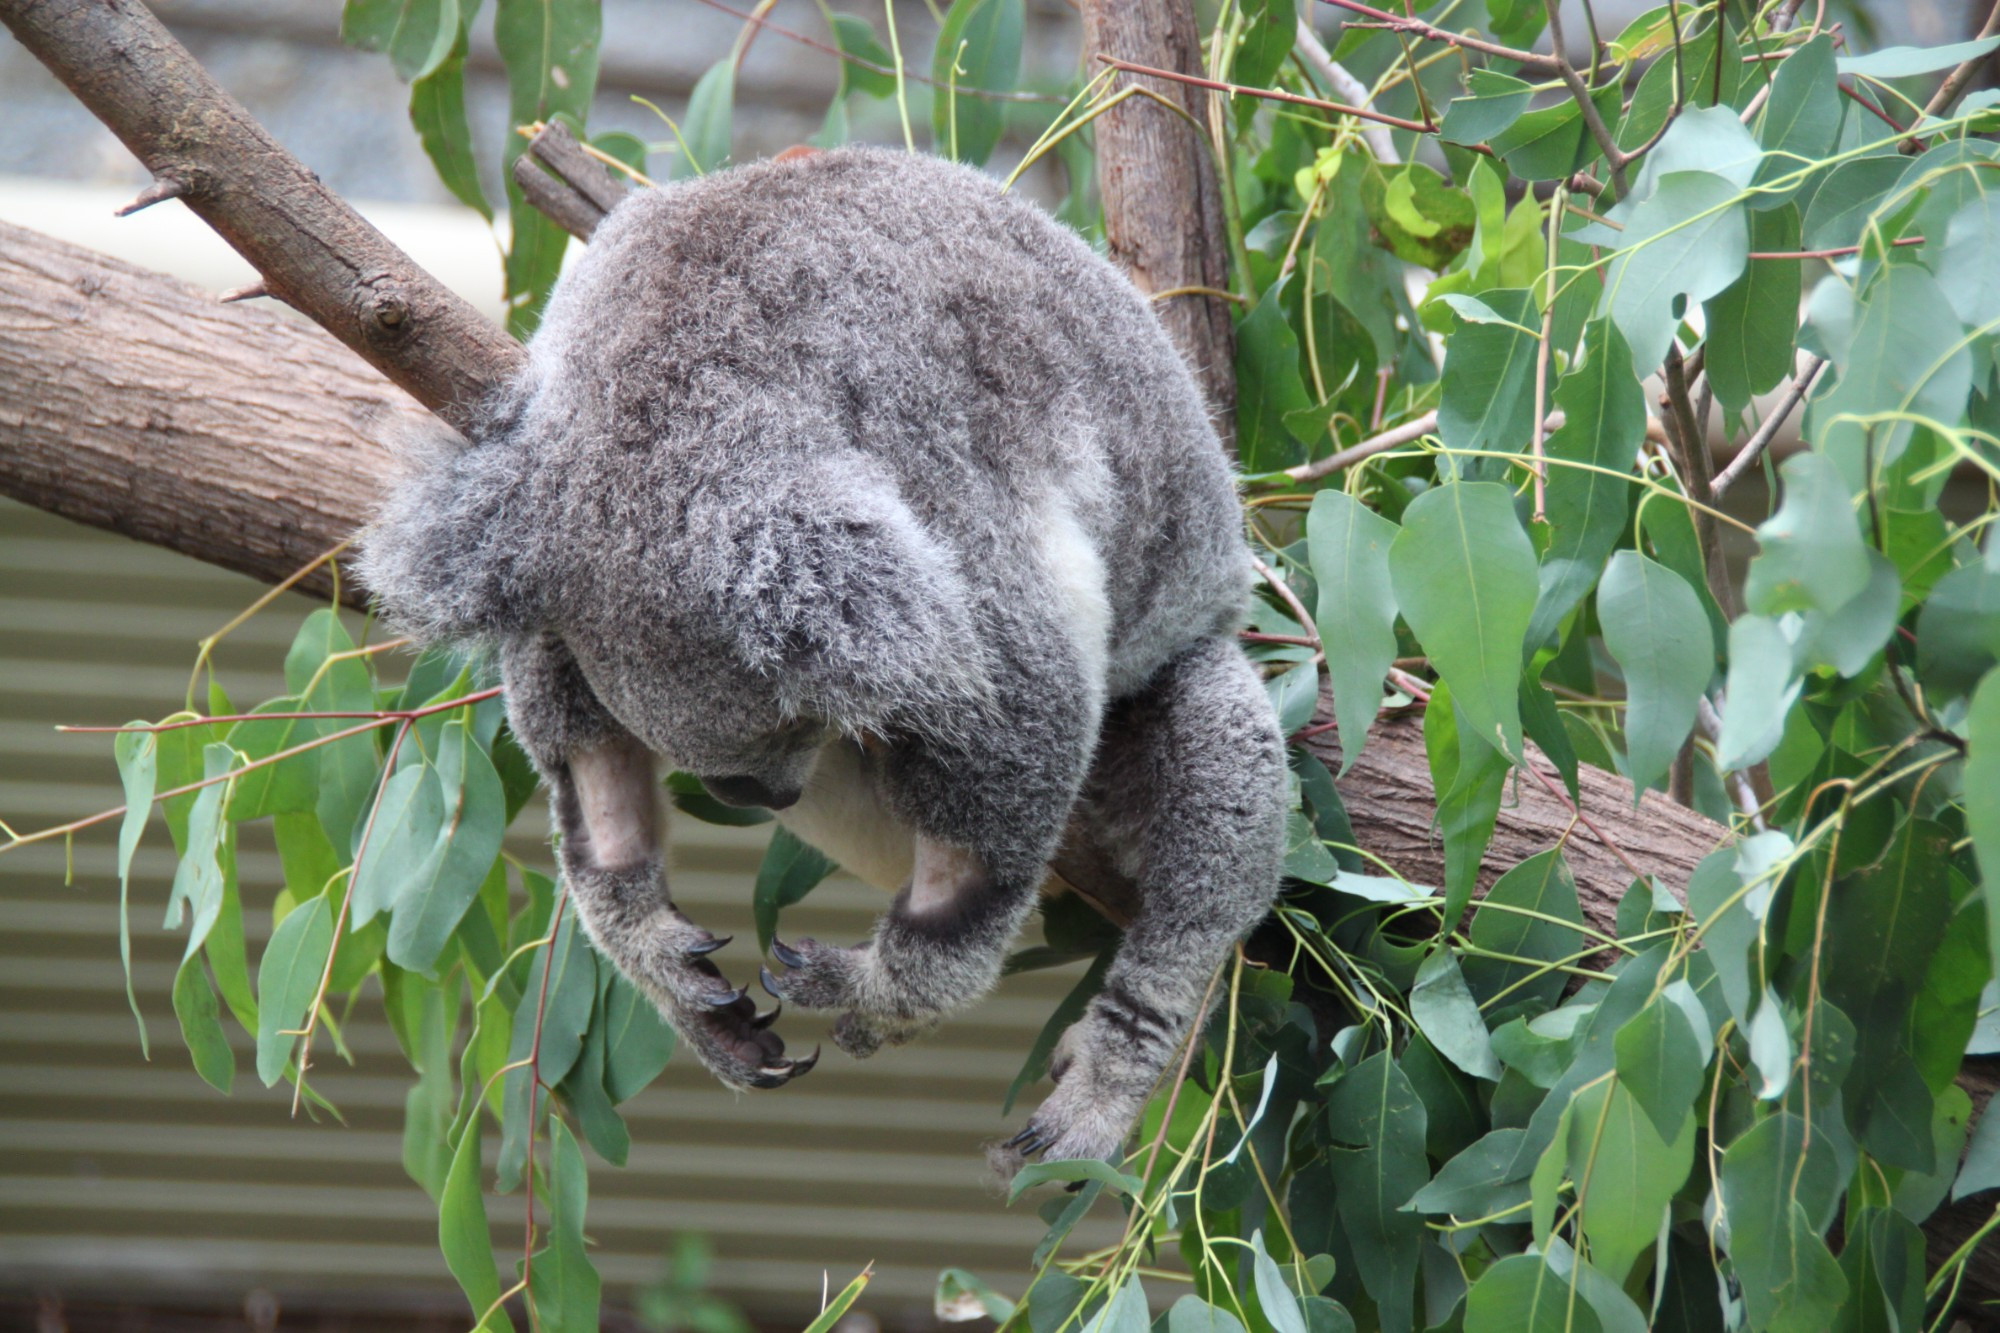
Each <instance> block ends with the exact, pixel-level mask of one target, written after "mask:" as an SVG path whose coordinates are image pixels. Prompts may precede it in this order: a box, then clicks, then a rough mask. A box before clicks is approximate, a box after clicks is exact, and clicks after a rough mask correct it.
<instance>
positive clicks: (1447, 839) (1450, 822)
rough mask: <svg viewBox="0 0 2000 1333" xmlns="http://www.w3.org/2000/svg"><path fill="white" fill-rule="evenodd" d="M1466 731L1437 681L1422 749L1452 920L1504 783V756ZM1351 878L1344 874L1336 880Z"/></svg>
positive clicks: (1461, 910) (1464, 898)
mask: <svg viewBox="0 0 2000 1333" xmlns="http://www.w3.org/2000/svg"><path fill="white" fill-rule="evenodd" d="M1466 732H1467V726H1466V722H1465V718H1464V716H1463V710H1462V709H1460V708H1459V707H1458V704H1457V702H1456V701H1455V700H1454V699H1453V698H1452V694H1451V686H1450V685H1449V684H1447V683H1445V682H1443V681H1439V682H1438V685H1437V688H1436V690H1435V691H1434V692H1433V693H1432V695H1431V701H1430V705H1429V706H1428V707H1427V708H1425V709H1424V750H1425V752H1426V754H1427V756H1428V757H1429V760H1430V770H1431V788H1432V790H1434V791H1441V792H1443V793H1444V795H1443V796H1441V797H1439V798H1438V804H1437V825H1438V834H1439V836H1440V837H1441V838H1442V839H1443V841H1444V919H1445V920H1447V921H1457V920H1458V919H1459V917H1461V916H1463V915H1464V914H1465V906H1466V904H1467V903H1469V902H1471V901H1472V890H1473V887H1474V885H1475V883H1476V882H1477V879H1478V875H1479V867H1480V864H1481V862H1482V860H1483V859H1484V857H1485V855H1486V844H1487V843H1488V842H1490V841H1491V840H1492V838H1493V828H1494V824H1495V823H1496V821H1497V820H1498V819H1499V816H1500V801H1501V797H1502V795H1503V793H1504V792H1505V789H1506V785H1507V773H1508V768H1507V757H1506V756H1505V755H1503V754H1501V753H1500V752H1499V751H1498V750H1496V749H1494V748H1493V747H1492V746H1490V745H1484V744H1481V743H1480V741H1479V739H1478V738H1477V737H1475V736H1469V735H1467V734H1466ZM1355 878H1357V877H1356V876H1353V875H1343V876H1342V877H1341V880H1342V883H1347V882H1348V881H1351V880H1353V879H1355ZM1392 883H1393V881H1392ZM1396 887H1397V889H1398V891H1399V892H1400V894H1401V896H1402V898H1403V899H1404V900H1407V899H1408V898H1409V897H1410V896H1411V895H1410V892H1409V890H1408V889H1406V888H1403V887H1402V886H1400V885H1397V886H1396Z"/></svg>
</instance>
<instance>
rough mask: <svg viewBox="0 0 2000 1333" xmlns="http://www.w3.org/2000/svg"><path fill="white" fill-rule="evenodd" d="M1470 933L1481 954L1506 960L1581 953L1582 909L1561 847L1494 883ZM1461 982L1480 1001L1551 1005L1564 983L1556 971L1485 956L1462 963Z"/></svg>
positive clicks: (1552, 959)
mask: <svg viewBox="0 0 2000 1333" xmlns="http://www.w3.org/2000/svg"><path fill="white" fill-rule="evenodd" d="M1510 908H1511V909H1515V910H1511V911H1510V910H1508V909H1510ZM1564 922H1571V923H1573V925H1564V924H1562V923H1564ZM1471 934H1472V942H1473V943H1474V944H1475V945H1477V946H1478V947H1479V948H1480V949H1481V950H1484V951H1486V952H1488V953H1495V954H1505V955H1507V956H1508V957H1510V958H1519V959H1537V960H1541V961H1543V962H1549V963H1553V962H1555V961H1556V960H1557V959H1561V958H1567V957H1569V956H1570V955H1571V954H1574V953H1577V952H1579V951H1580V950H1581V949H1583V947H1584V946H1585V944H1586V943H1587V942H1588V941H1586V939H1585V938H1584V935H1583V909H1582V908H1581V907H1580V906H1579V905H1578V900H1577V894H1576V881H1575V879H1573V878H1572V877H1571V876H1570V871H1569V863H1568V862H1567V861H1565V860H1564V859H1563V854H1562V849H1561V848H1559V847H1552V848H1550V849H1549V850H1548V851H1546V852H1541V853H1538V854H1537V855H1535V856H1531V857H1529V858H1528V859H1527V860H1525V861H1523V862H1521V864H1519V865H1517V866H1515V867H1514V868H1513V869H1512V870H1509V871H1508V872H1507V873H1506V874H1504V875H1502V876H1501V877H1500V878H1499V879H1498V880H1496V881H1495V882H1494V885H1493V887H1492V888H1491V889H1488V890H1487V892H1486V896H1485V898H1483V899H1481V900H1480V905H1479V907H1478V910H1477V911H1476V912H1475V913H1474V914H1473V918H1472V932H1471ZM1538 971H1539V975H1537V973H1538ZM1465 980H1466V984H1467V985H1469V986H1470V987H1471V988H1472V993H1473V994H1474V995H1475V996H1477V997H1478V998H1479V1000H1480V1001H1481V1002H1482V1003H1486V1002H1491V1001H1495V1000H1498V1001H1499V1002H1500V1003H1503V1004H1504V1003H1510V1002H1512V1001H1515V1000H1522V999H1528V998H1530V997H1539V998H1540V999H1541V1000H1542V1001H1543V1002H1545V1003H1553V1002H1554V1001H1555V999H1556V998H1557V997H1558V996H1560V995H1561V994H1562V991H1563V986H1564V985H1565V978H1564V976H1563V974H1562V973H1560V972H1556V971H1548V970H1540V969H1537V968H1536V967H1534V966H1533V965H1531V964H1529V963H1526V962H1518V963H1517V962H1502V961H1501V960H1500V959H1498V958H1483V957H1469V958H1467V959H1466V960H1465ZM1502 996H1504V997H1506V998H1505V999H1502V998H1501V997H1502Z"/></svg>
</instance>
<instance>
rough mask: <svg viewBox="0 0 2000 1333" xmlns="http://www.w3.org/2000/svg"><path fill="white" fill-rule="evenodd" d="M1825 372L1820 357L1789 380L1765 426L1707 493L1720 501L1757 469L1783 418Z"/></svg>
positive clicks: (1782, 423) (1723, 470)
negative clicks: (1740, 478) (1739, 479)
mask: <svg viewBox="0 0 2000 1333" xmlns="http://www.w3.org/2000/svg"><path fill="white" fill-rule="evenodd" d="M1824 369H1826V362H1825V361H1824V360H1823V359H1822V358H1820V357H1814V358H1813V359H1812V363H1811V364H1810V365H1808V366H1807V367H1806V368H1805V373H1803V374H1801V375H1800V376H1798V378H1796V379H1794V380H1793V381H1792V387H1791V388H1790V389H1788V390H1786V392H1785V396H1784V397H1783V398H1781V399H1779V400H1778V402H1777V405H1776V406H1775V407H1773V408H1772V409H1771V415H1770V416H1768V417H1765V418H1764V424H1763V425H1761V426H1759V427H1757V433H1756V434H1754V435H1752V436H1751V437H1750V438H1749V439H1748V440H1747V441H1745V443H1744V445H1743V447H1742V448H1741V449H1739V450H1737V451H1736V457H1734V458H1732V459H1730V460H1729V466H1727V467H1725V468H1723V469H1722V471H1720V472H1718V473H1716V474H1715V480H1714V481H1713V482H1711V483H1710V484H1709V490H1710V492H1711V493H1712V494H1713V495H1714V496H1715V498H1716V499H1718V500H1720V499H1721V498H1722V497H1723V495H1725V494H1726V493H1727V492H1728V490H1729V488H1730V487H1731V486H1734V485H1735V484H1736V479H1737V478H1738V477H1741V476H1742V475H1743V474H1744V473H1745V472H1748V471H1749V470H1750V469H1751V468H1753V467H1755V466H1756V464H1757V460H1758V459H1759V458H1760V457H1762V456H1763V453H1764V451H1765V450H1766V449H1768V448H1770V447H1771V441H1772V440H1774V439H1776V438H1777V437H1778V431H1779V430H1780V429H1782V428H1783V426H1784V424H1785V418H1787V417H1789V416H1790V415H1791V414H1792V411H1793V409H1795V408H1797V407H1798V405H1799V404H1800V403H1801V402H1803V401H1804V400H1805V396H1806V395H1807V394H1808V393H1810V392H1811V391H1812V385H1813V381H1814V380H1816V379H1818V378H1819V373H1820V371H1822V370H1824Z"/></svg>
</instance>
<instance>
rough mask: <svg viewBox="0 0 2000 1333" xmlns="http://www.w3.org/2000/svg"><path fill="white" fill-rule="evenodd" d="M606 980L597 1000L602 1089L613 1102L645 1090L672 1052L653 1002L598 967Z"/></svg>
mask: <svg viewBox="0 0 2000 1333" xmlns="http://www.w3.org/2000/svg"><path fill="white" fill-rule="evenodd" d="M600 970H601V971H603V972H604V973H606V974H607V976H608V977H609V981H608V983H607V985H606V988H605V991H604V996H603V998H602V999H601V1000H599V1002H598V1003H599V1004H600V1005H601V1006H602V1010H603V1012H602V1014H601V1015H600V1018H601V1024H602V1027H603V1029H604V1090H605V1092H606V1093H608V1094H610V1097H611V1100H612V1102H613V1103H614V1104H616V1103H622V1102H626V1101H630V1100H631V1099H632V1098H633V1097H636V1096H638V1095H639V1094H640V1093H641V1092H643V1091H645V1089H646V1088H647V1086H648V1085H650V1084H651V1083H652V1081H653V1080H654V1079H656V1078H658V1077H659V1076H660V1071H661V1070H663V1069H665V1068H666V1067H667V1061H668V1060H669V1059H671V1058H672V1056H673V1053H674V1044H675V1037H674V1030H673V1029H672V1028H670V1027H668V1026H667V1023H666V1020H665V1019H663V1018H661V1017H660V1013H659V1010H657V1009H655V1008H654V1007H653V1002H652V1001H651V1000H649V999H647V998H646V997H645V996H644V995H643V994H641V993H640V991H639V988H638V987H636V986H634V985H633V984H632V983H631V982H629V981H627V980H626V979H625V977H624V976H623V975H622V974H621V973H619V972H618V970H617V969H615V968H611V967H602V966H601V965H600Z"/></svg>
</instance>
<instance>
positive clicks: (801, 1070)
mask: <svg viewBox="0 0 2000 1333" xmlns="http://www.w3.org/2000/svg"><path fill="white" fill-rule="evenodd" d="M818 1063H819V1047H818V1046H814V1047H813V1053H812V1054H811V1055H808V1056H807V1057H806V1058H805V1059H803V1060H794V1061H792V1074H791V1076H792V1077H793V1078H797V1077H799V1076H800V1075H801V1074H809V1073H811V1072H812V1067H813V1066H814V1065H816V1064H818Z"/></svg>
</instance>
